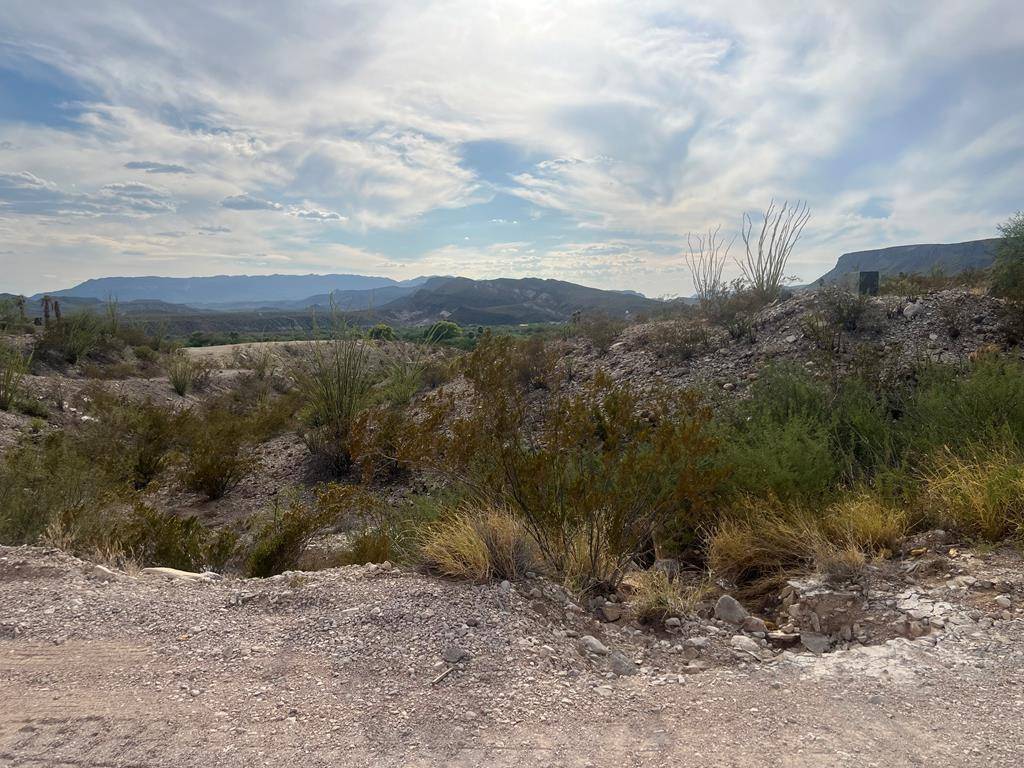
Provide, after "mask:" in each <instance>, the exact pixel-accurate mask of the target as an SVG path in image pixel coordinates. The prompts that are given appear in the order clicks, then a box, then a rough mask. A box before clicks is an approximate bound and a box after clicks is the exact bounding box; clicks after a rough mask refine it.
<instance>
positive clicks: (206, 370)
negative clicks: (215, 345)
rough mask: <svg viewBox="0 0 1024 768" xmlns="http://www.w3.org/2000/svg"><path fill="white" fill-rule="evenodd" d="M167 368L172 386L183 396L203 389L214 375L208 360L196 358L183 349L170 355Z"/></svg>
mask: <svg viewBox="0 0 1024 768" xmlns="http://www.w3.org/2000/svg"><path fill="white" fill-rule="evenodd" d="M166 368H167V378H168V379H169V380H170V382H171V388H172V389H174V391H175V392H176V393H177V394H178V395H179V396H181V397H184V396H185V395H187V394H188V393H190V392H192V391H194V390H201V389H203V388H204V387H205V386H206V384H207V383H208V382H209V380H210V377H211V376H212V375H213V368H212V366H211V365H210V363H209V362H208V361H206V360H203V359H198V358H194V357H192V355H190V354H189V353H188V352H186V351H185V350H183V349H181V350H178V351H176V352H173V353H171V354H170V355H168V357H167V363H166Z"/></svg>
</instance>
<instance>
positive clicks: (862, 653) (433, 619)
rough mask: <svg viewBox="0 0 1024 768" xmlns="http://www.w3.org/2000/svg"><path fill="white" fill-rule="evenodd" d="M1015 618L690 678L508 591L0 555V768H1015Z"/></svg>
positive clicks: (388, 576) (1023, 669) (637, 641)
mask: <svg viewBox="0 0 1024 768" xmlns="http://www.w3.org/2000/svg"><path fill="white" fill-rule="evenodd" d="M1017 565H1018V567H1019V563H1018V564H1017ZM1019 573H1020V572H1019V571H1017V572H1016V574H1011V576H1013V577H1014V578H1017V579H1018V580H1019V578H1020V576H1019ZM1016 583H1017V587H1018V588H1019V586H1020V585H1019V581H1018V582H1016ZM986 599H988V598H986ZM1019 602H1020V593H1019V591H1018V592H1015V593H1013V608H1012V611H1010V612H1008V613H1005V614H999V615H1001V616H1002V618H1001V619H1000V620H997V621H996V622H995V623H992V624H991V626H989V625H988V624H989V622H986V623H985V625H984V626H983V625H980V624H979V625H968V626H960V627H956V628H955V629H954V630H952V631H948V632H946V633H945V634H943V635H942V636H941V637H940V638H939V639H938V640H936V638H935V637H925V638H922V639H920V640H916V641H913V642H911V641H908V640H902V639H899V640H893V641H891V642H889V643H887V644H884V645H879V646H870V647H864V648H858V649H855V650H849V651H840V652H836V653H832V654H827V655H826V656H823V657H814V656H811V655H808V654H792V653H784V654H780V655H778V656H777V657H775V658H774V659H773V660H772V661H771V662H770V663H761V662H756V661H754V660H752V659H749V660H747V661H743V660H742V659H741V657H742V656H743V655H742V654H736V653H732V652H731V651H728V649H727V647H726V646H727V644H726V645H723V644H722V643H718V641H717V640H716V643H717V644H714V645H713V647H711V648H709V649H708V650H707V651H706V653H704V655H703V656H702V658H701V660H700V661H703V662H704V663H703V664H694V662H693V661H692V659H691V658H690V657H691V656H692V654H686V655H684V654H680V653H676V652H674V649H672V648H668V649H666V647H665V646H666V645H667V643H661V642H659V641H658V640H657V639H654V640H652V639H651V638H650V636H648V635H643V636H640V635H633V634H632V633H630V632H629V631H628V630H623V629H620V628H617V627H612V626H610V625H598V624H596V623H595V622H593V620H592V619H590V618H589V617H586V616H584V615H583V614H582V613H581V612H579V611H575V610H572V609H570V610H568V611H566V610H565V606H564V605H562V606H559V605H558V604H557V602H556V601H551V600H548V599H547V598H545V597H538V596H537V595H536V594H535V595H534V596H532V597H531V596H530V595H528V594H524V593H523V592H521V591H520V590H518V589H516V588H512V589H509V588H508V587H507V585H506V586H505V588H503V587H502V585H484V586H473V585H467V584H460V583H452V582H446V581H441V580H437V579H433V578H430V577H427V576H423V575H421V574H417V573H412V572H407V571H402V570H399V569H393V568H387V567H372V568H371V567H349V568H341V569H333V570H330V571H322V572H319V573H313V574H286V575H284V576H282V577H275V578H274V579H267V580H232V579H224V580H218V581H206V580H203V581H184V580H168V579H163V578H160V577H154V576H144V575H128V574H123V573H118V572H109V571H105V570H104V569H101V568H96V567H94V566H92V565H90V564H88V563H84V562H82V561H79V560H76V559H74V558H72V557H69V556H67V555H65V554H63V553H60V552H58V551H56V550H43V549H37V548H0V701H3V702H4V704H3V706H2V707H0V765H2V766H55V767H59V768H65V767H70V766H76V767H77V766H83V767H84V766H104V767H110V768H114V767H115V766H116V767H122V766H124V767H128V766H132V767H135V768H157V767H158V766H159V767H161V768H162V767H163V766H167V767H168V768H171V767H174V768H186V767H189V766H203V768H208V767H209V766H210V765H211V764H215V765H217V766H218V768H233V767H234V766H264V765H265V766H275V767H279V766H292V765H295V766H299V765H301V766H331V767H332V768H336V767H337V766H353V767H354V766H524V767H525V766H530V767H531V768H533V767H535V766H648V765H650V766H654V765H668V764H671V765H678V766H710V765H714V766H755V765H756V766H764V765H781V766H823V765H829V766H905V765H906V766H916V765H929V766H932V765H941V766H973V765H978V766H981V765H984V766H987V767H988V768H993V767H995V766H1015V767H1016V766H1020V765H1021V756H1022V755H1024V642H1022V641H1024V614H1022V613H1021V612H1020V610H1019V607H1020V606H1019ZM1007 616H1010V618H1007ZM582 634H592V635H593V636H594V637H596V638H597V639H599V640H600V641H601V644H603V645H604V646H606V647H607V648H609V649H611V650H612V651H617V652H619V653H621V654H623V655H624V656H625V657H627V658H629V659H635V660H636V661H638V663H639V673H638V674H634V675H627V676H622V677H616V676H614V675H613V674H612V673H611V672H610V671H609V666H608V659H609V657H604V656H602V655H597V656H595V655H594V654H587V653H585V652H583V651H581V650H580V646H581V641H580V639H579V635H582ZM705 665H706V666H707V669H705V670H704V671H698V672H697V673H696V674H690V672H693V671H695V670H699V669H700V668H701V667H703V666H705Z"/></svg>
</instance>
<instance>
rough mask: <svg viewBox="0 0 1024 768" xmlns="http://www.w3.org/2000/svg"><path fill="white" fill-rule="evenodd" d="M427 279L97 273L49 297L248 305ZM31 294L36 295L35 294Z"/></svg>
mask: <svg viewBox="0 0 1024 768" xmlns="http://www.w3.org/2000/svg"><path fill="white" fill-rule="evenodd" d="M427 279H428V278H426V277H419V278H415V279H413V280H407V281H401V282H400V281H398V280H392V279H391V278H389V277H367V276H365V275H217V276H215V277H98V278H95V279H92V280H86V281H85V282H84V283H79V284H78V285H76V286H74V287H73V288H66V289H64V290H61V291H52V292H51V293H50V294H49V295H50V296H58V297H60V296H71V297H76V298H93V299H101V300H105V299H107V298H108V297H116V298H117V299H118V301H122V302H128V301H137V300H141V299H146V300H155V301H165V302H168V303H170V304H187V305H189V306H192V307H224V308H232V309H239V308H243V307H245V308H248V307H252V306H256V305H260V304H262V303H264V302H271V303H281V302H298V301H302V300H304V299H307V298H309V297H310V296H313V295H314V294H324V293H330V292H332V291H368V290H373V289H377V288H385V287H390V286H409V287H413V286H416V285H419V284H421V283H423V282H425V281H426V280H427ZM32 298H34V299H38V298H41V294H40V295H37V296H33V297H32Z"/></svg>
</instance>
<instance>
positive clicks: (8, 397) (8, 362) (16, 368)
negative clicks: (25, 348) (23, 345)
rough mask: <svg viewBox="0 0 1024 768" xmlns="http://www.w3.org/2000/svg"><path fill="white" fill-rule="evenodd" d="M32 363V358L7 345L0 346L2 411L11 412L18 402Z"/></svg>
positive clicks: (0, 407) (0, 406)
mask: <svg viewBox="0 0 1024 768" xmlns="http://www.w3.org/2000/svg"><path fill="white" fill-rule="evenodd" d="M31 363H32V358H31V357H25V356H24V355H22V354H21V353H20V352H19V351H18V350H16V349H13V348H11V347H8V346H7V345H6V344H3V345H0V411H9V410H10V409H11V408H12V407H13V406H14V404H15V403H16V402H17V400H18V398H19V397H20V395H21V384H22V380H23V379H24V378H25V374H26V373H28V370H29V366H30V365H31Z"/></svg>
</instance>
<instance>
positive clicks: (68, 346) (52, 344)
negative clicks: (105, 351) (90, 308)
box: [39, 312, 105, 364]
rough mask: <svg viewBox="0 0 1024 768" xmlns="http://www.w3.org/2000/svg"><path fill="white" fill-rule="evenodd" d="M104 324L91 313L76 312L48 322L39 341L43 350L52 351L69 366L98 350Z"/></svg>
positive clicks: (101, 340)
mask: <svg viewBox="0 0 1024 768" xmlns="http://www.w3.org/2000/svg"><path fill="white" fill-rule="evenodd" d="M104 328H105V326H104V323H103V321H102V320H100V318H98V317H97V316H96V315H94V314H92V313H91V312H76V313H74V314H71V315H65V316H64V317H62V318H61V319H59V320H53V321H52V322H50V323H49V324H48V325H47V326H46V329H45V330H44V331H43V335H42V338H41V339H40V340H39V344H40V347H41V348H42V349H43V350H48V351H54V352H56V353H58V354H59V355H60V356H61V357H63V359H64V360H65V361H66V362H68V363H71V364H74V363H77V362H78V361H79V360H81V359H82V358H84V357H85V356H86V355H89V354H90V353H92V352H95V351H96V350H98V349H99V348H100V346H101V344H102V343H103V340H104Z"/></svg>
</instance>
